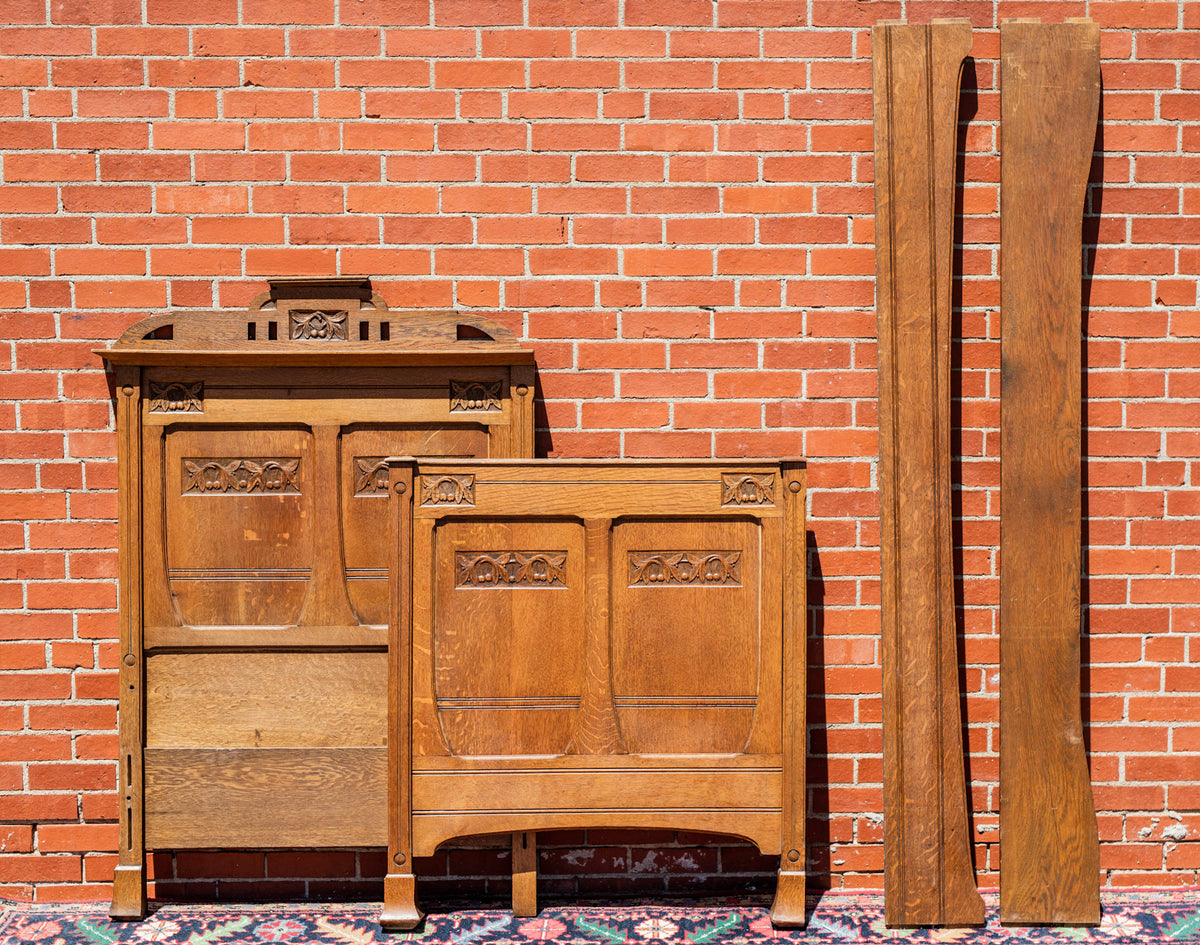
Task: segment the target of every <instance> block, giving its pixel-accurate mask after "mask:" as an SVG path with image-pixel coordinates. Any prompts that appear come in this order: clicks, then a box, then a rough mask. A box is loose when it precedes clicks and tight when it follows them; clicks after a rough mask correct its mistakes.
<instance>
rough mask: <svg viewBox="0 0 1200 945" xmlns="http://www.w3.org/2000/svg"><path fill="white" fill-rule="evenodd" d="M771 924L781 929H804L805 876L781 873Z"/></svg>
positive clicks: (776, 889)
mask: <svg viewBox="0 0 1200 945" xmlns="http://www.w3.org/2000/svg"><path fill="white" fill-rule="evenodd" d="M771 924H772V925H774V926H776V927H777V928H781V929H802V928H804V874H803V873H792V872H787V871H785V870H780V871H779V882H778V884H777V885H776V886H775V901H774V902H772V903H771Z"/></svg>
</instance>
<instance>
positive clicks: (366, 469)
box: [354, 456, 388, 496]
mask: <svg viewBox="0 0 1200 945" xmlns="http://www.w3.org/2000/svg"><path fill="white" fill-rule="evenodd" d="M354 494H355V495H382V496H386V495H387V494H388V464H387V457H386V456H357V457H355V459H354Z"/></svg>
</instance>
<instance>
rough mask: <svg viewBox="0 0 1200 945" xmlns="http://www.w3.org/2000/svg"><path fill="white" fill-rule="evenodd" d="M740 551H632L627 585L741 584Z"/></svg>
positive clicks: (725, 585) (704, 585) (706, 585)
mask: <svg viewBox="0 0 1200 945" xmlns="http://www.w3.org/2000/svg"><path fill="white" fill-rule="evenodd" d="M741 557H742V553H741V552H740V551H631V552H629V586H630V587H641V586H645V587H671V586H673V585H682V584H698V585H701V586H703V587H732V586H737V587H740V586H741V583H742V575H741V567H740V564H741Z"/></svg>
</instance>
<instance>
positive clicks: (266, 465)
mask: <svg viewBox="0 0 1200 945" xmlns="http://www.w3.org/2000/svg"><path fill="white" fill-rule="evenodd" d="M299 477H300V460H299V459H185V460H184V461H183V491H184V493H185V494H186V493H189V492H243V493H251V492H263V493H266V492H274V493H278V494H292V495H295V494H297V493H299V492H300V478H299Z"/></svg>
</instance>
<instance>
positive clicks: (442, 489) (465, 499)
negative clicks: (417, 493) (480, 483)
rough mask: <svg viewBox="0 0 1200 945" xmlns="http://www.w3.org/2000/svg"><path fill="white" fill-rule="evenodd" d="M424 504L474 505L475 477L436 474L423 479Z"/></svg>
mask: <svg viewBox="0 0 1200 945" xmlns="http://www.w3.org/2000/svg"><path fill="white" fill-rule="evenodd" d="M421 504H422V505H474V504H475V477H474V476H473V475H466V476H436V477H431V478H428V479H422V480H421Z"/></svg>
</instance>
